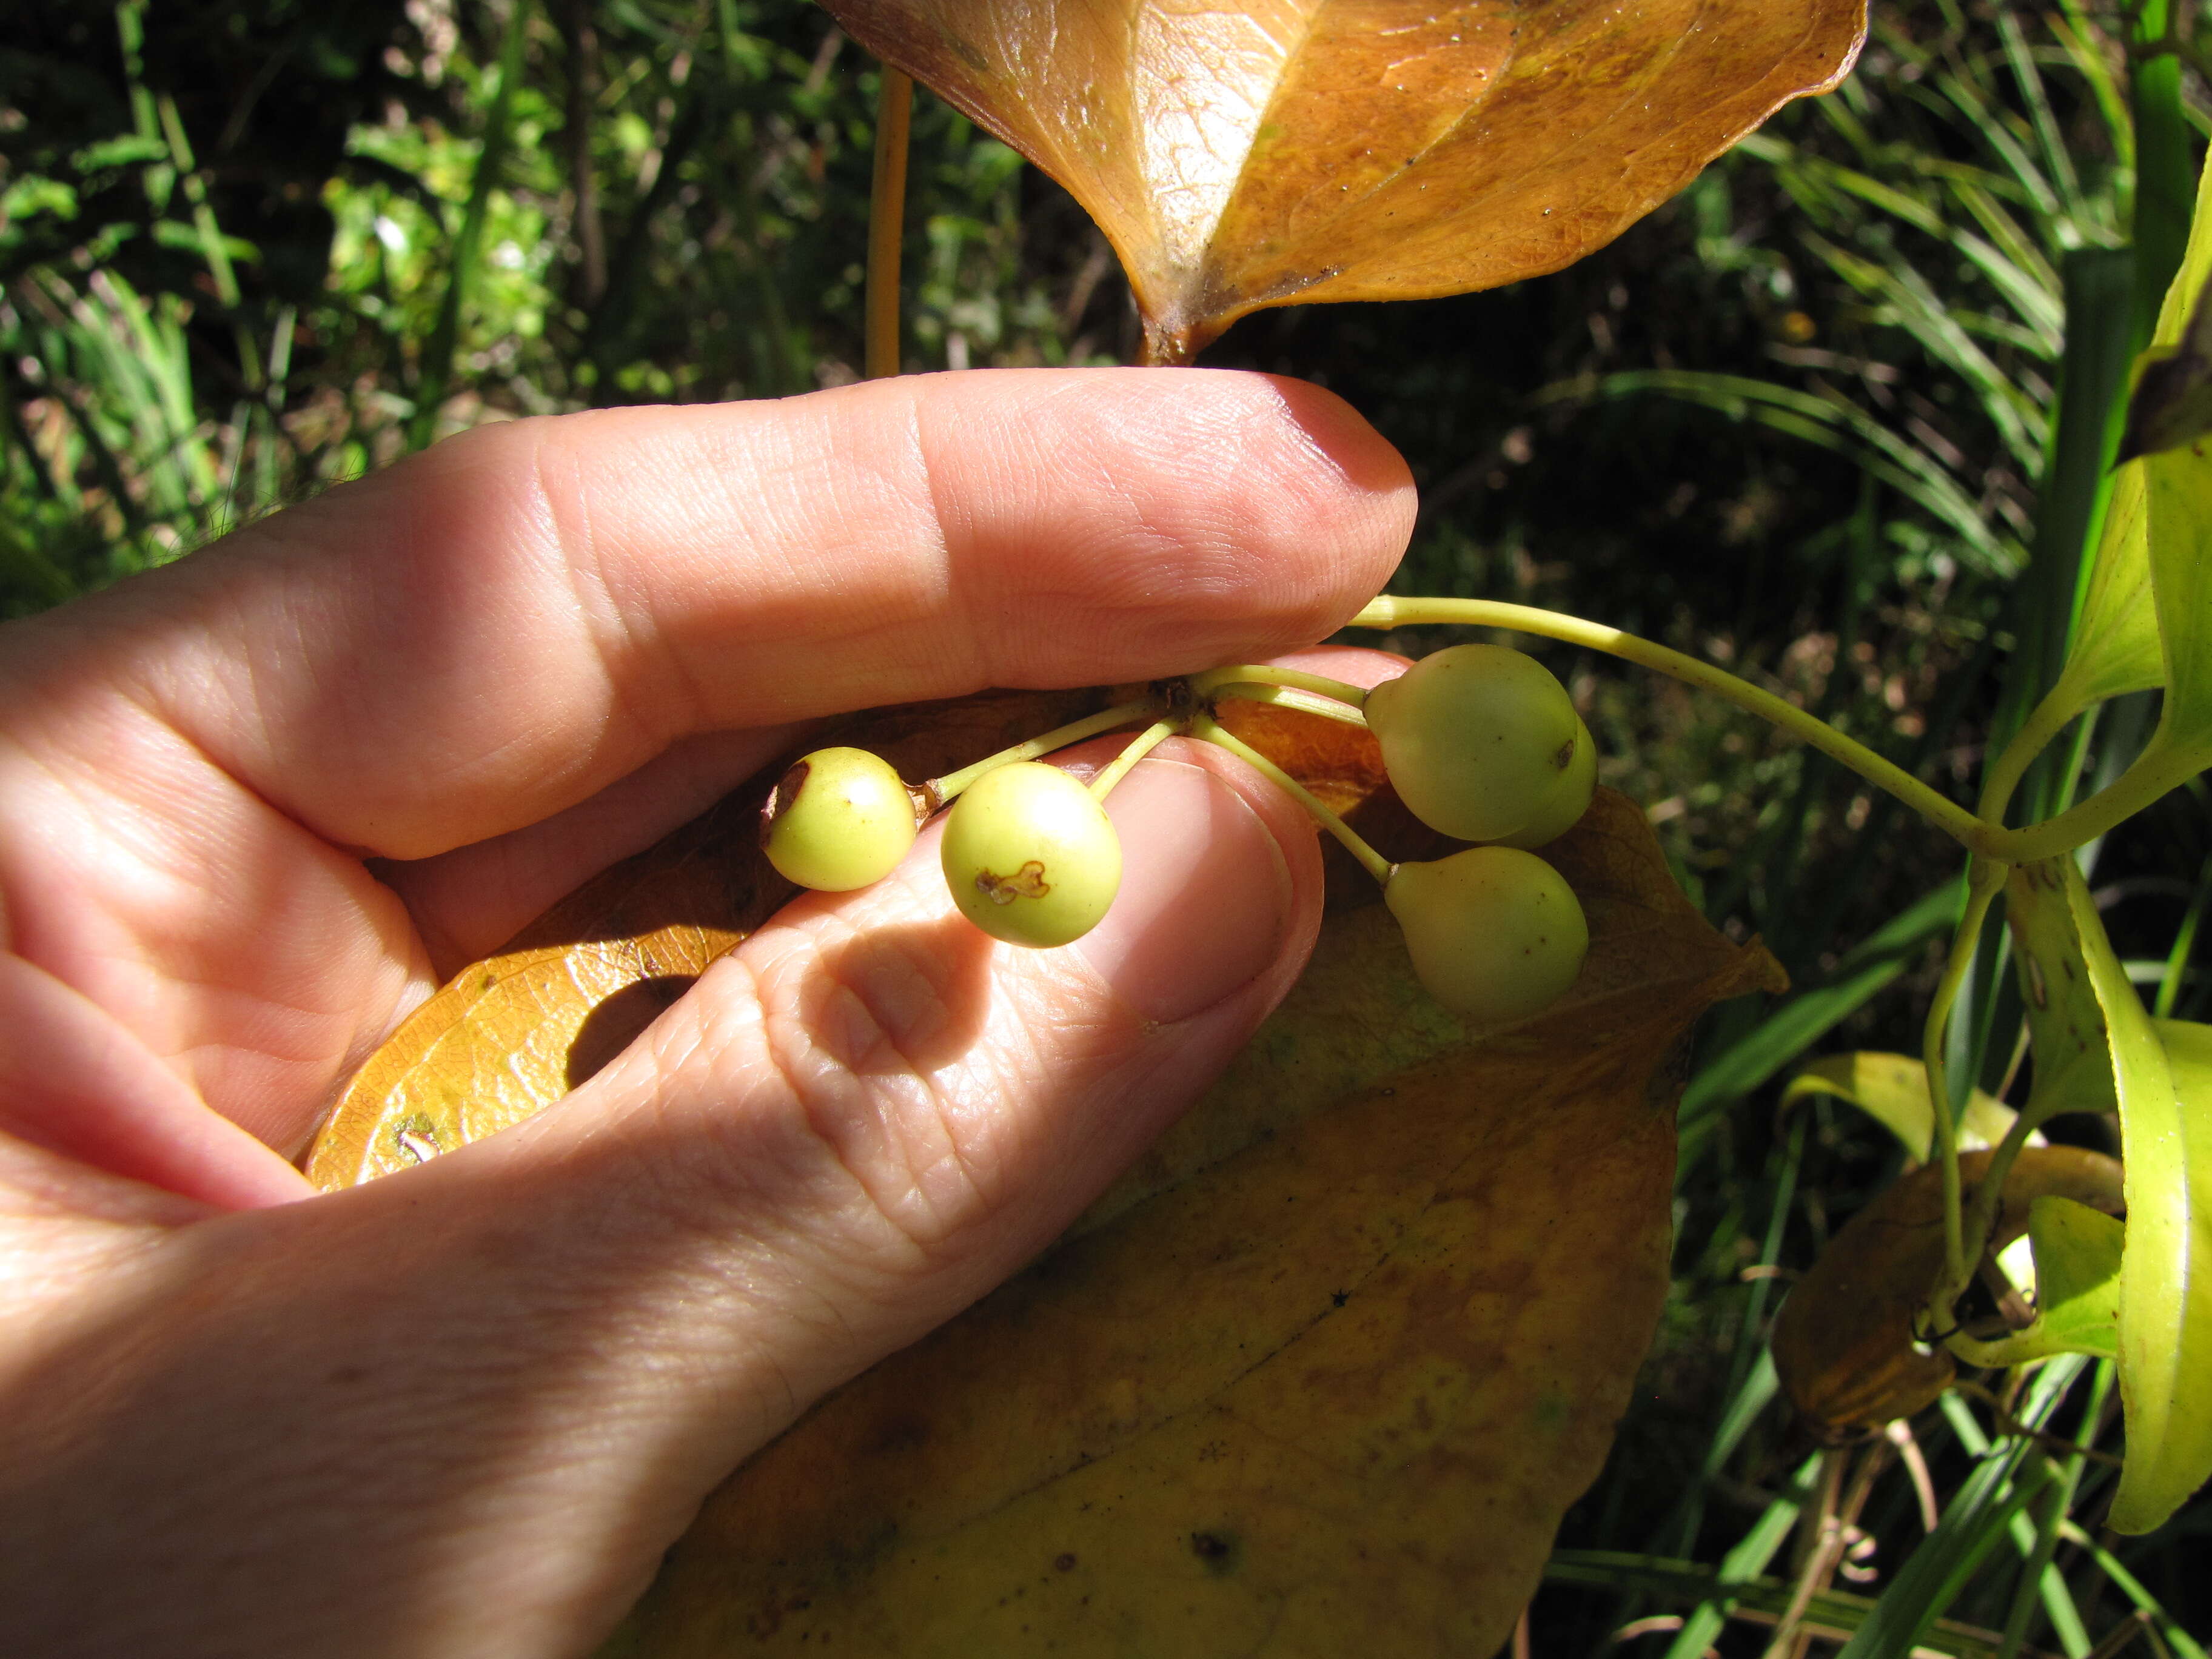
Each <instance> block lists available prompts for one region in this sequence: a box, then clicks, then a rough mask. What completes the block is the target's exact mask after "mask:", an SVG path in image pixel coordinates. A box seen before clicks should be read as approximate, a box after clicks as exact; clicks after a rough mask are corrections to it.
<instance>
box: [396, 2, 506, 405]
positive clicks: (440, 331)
mask: <svg viewBox="0 0 2212 1659" xmlns="http://www.w3.org/2000/svg"><path fill="white" fill-rule="evenodd" d="M529 33H530V0H514V10H513V13H512V14H511V15H509V16H508V18H507V37H506V39H505V40H504V41H503V42H502V43H501V46H500V53H499V90H498V91H497V92H496V93H495V94H493V95H492V100H491V108H490V110H489V112H486V114H485V117H484V135H483V149H482V150H481V151H479V152H478V154H477V165H476V173H475V175H474V177H473V178H472V179H471V180H470V183H469V201H468V206H467V207H466V208H465V209H464V210H463V211H462V214H461V224H460V228H459V231H458V232H456V233H455V234H454V237H453V252H452V254H451V256H450V257H449V258H448V260H447V265H448V269H447V276H446V293H445V297H444V298H443V299H442V300H441V301H439V303H438V317H437V320H436V322H435V323H434V324H432V325H431V328H430V337H429V340H428V342H427V343H425V344H424V346H423V348H422V368H421V371H420V373H419V374H418V376H417V378H416V384H415V413H414V415H413V416H411V417H410V419H409V421H408V422H407V447H409V448H410V449H421V448H422V447H425V446H426V445H428V443H429V442H430V441H432V440H433V439H435V437H436V436H437V435H438V413H439V410H440V409H441V407H442V406H443V405H444V404H445V401H446V393H447V391H448V389H449V388H450V387H451V386H452V384H453V359H454V356H455V355H456V354H457V353H458V351H459V348H460V336H461V314H462V312H463V311H464V309H465V307H466V306H467V304H468V297H469V285H470V283H471V282H472V281H473V280H474V278H475V276H476V271H477V259H478V258H479V256H480V251H481V249H482V247H483V233H484V222H485V220H486V219H487V218H488V217H489V213H490V208H491V193H492V191H493V189H494V188H495V186H496V185H498V183H499V175H500V169H501V167H503V166H504V165H505V163H506V161H507V133H508V126H509V119H508V118H509V113H510V112H511V111H512V110H513V106H514V89H515V87H516V85H517V84H518V83H519V82H520V81H521V79H522V54H523V47H524V46H525V45H526V44H527V42H528V40H529Z"/></svg>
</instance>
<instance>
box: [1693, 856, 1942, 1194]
mask: <svg viewBox="0 0 2212 1659" xmlns="http://www.w3.org/2000/svg"><path fill="white" fill-rule="evenodd" d="M1960 891H1961V889H1960V885H1959V884H1957V883H1947V884H1945V885H1943V886H1942V887H1939V888H1937V889H1936V890H1935V891H1934V892H1932V893H1930V894H1929V895H1928V896H1926V897H1924V898H1923V899H1921V900H1920V901H1919V902H1917V904H1914V905H1913V906H1911V908H1909V909H1907V910H1905V911H1904V912H1903V913H1902V914H1901V915H1898V916H1896V917H1895V918H1893V920H1892V921H1889V922H1888V923H1887V924H1886V925H1885V926H1884V927H1881V929H1879V930H1878V931H1877V932H1875V933H1873V934H1871V935H1869V937H1868V938H1867V939H1863V940H1862V941H1861V942H1860V943H1859V944H1858V945H1856V946H1854V947H1853V948H1852V949H1851V950H1850V951H1849V952H1848V953H1847V954H1846V955H1845V956H1844V958H1843V960H1842V961H1840V962H1838V963H1837V964H1836V968H1835V971H1834V972H1833V973H1832V974H1831V975H1829V976H1828V979H1827V981H1826V983H1824V984H1821V985H1819V986H1816V987H1814V988H1813V989H1811V990H1808V991H1801V992H1799V993H1798V994H1796V995H1794V996H1792V997H1791V998H1790V1000H1788V1001H1786V1002H1784V1003H1783V1004H1782V1005H1781V1006H1780V1007H1778V1008H1777V1009H1776V1010H1775V1011H1774V1012H1772V1013H1771V1014H1769V1015H1768V1016H1767V1017H1766V1018H1765V1020H1763V1021H1762V1022H1761V1023H1760V1024H1758V1025H1757V1026H1755V1027H1753V1029H1752V1030H1750V1031H1749V1032H1748V1033H1747V1034H1746V1035H1745V1036H1743V1037H1741V1038H1740V1039H1739V1040H1738V1041H1736V1042H1734V1043H1732V1044H1730V1045H1729V1048H1727V1049H1725V1050H1724V1051H1723V1052H1722V1053H1721V1054H1717V1055H1716V1056H1715V1057H1714V1058H1713V1059H1712V1060H1711V1061H1709V1062H1708V1063H1707V1064H1706V1065H1705V1067H1704V1068H1703V1069H1702V1070H1700V1071H1699V1073H1698V1074H1697V1075H1696V1076H1695V1077H1693V1078H1692V1079H1690V1083H1689V1086H1688V1087H1687V1088H1686V1089H1685V1090H1683V1091H1682V1103H1681V1107H1680V1123H1681V1151H1680V1153H1679V1155H1678V1163H1677V1166H1676V1167H1677V1170H1678V1172H1679V1171H1680V1170H1687V1169H1689V1168H1690V1167H1691V1166H1692V1164H1693V1163H1694V1162H1695V1160H1696V1158H1698V1157H1699V1156H1700V1155H1701V1154H1702V1152H1703V1151H1704V1148H1705V1143H1706V1142H1707V1141H1708V1140H1710V1139H1711V1136H1712V1134H1713V1133H1714V1130H1715V1129H1716V1128H1717V1126H1718V1120H1719V1116H1720V1114H1721V1112H1722V1110H1723V1109H1724V1108H1726V1107H1727V1106H1729V1105H1730V1104H1731V1103H1734V1102H1735V1101H1738V1100H1741V1099H1742V1098H1743V1097H1744V1096H1746V1095H1747V1094H1749V1093H1750V1092H1751V1091H1753V1089H1756V1088H1758V1087H1759V1085H1760V1084H1762V1083H1765V1081H1766V1080H1767V1079H1769V1078H1771V1077H1773V1076H1775V1075H1776V1074H1777V1073H1779V1072H1780V1071H1782V1069H1783V1068H1784V1066H1788V1065H1790V1063H1791V1062H1792V1061H1794V1060H1796V1058H1797V1057H1798V1056H1799V1055H1800V1054H1803V1053H1804V1052H1805V1051H1806V1050H1807V1049H1808V1048H1811V1047H1812V1046H1813V1044H1814V1043H1815V1042H1819V1041H1820V1038H1821V1037H1822V1036H1825V1035H1826V1033H1827V1032H1828V1031H1829V1030H1832V1028H1833V1027H1834V1026H1835V1025H1836V1024H1838V1022H1839V1021H1841V1020H1843V1019H1844V1018H1846V1017H1848V1016H1849V1015H1850V1014H1852V1013H1854V1012H1857V1010H1858V1009H1860V1008H1862V1007H1863V1006H1866V1004H1867V1002H1868V1001H1869V1000H1870V999H1872V998H1873V997H1874V996H1875V994H1877V993H1878V992H1880V991H1881V989H1882V988H1883V987H1886V986H1887V985H1888V984H1890V983H1891V981H1893V980H1895V979H1896V978H1897V976H1898V975H1899V974H1902V973H1903V972H1904V971H1905V969H1907V968H1909V967H1911V965H1912V964H1913V963H1916V962H1917V961H1918V960H1919V958H1920V955H1921V952H1922V951H1923V950H1924V949H1925V948H1926V946H1927V944H1928V941H1929V939H1935V938H1937V937H1939V936H1940V935H1942V934H1944V933H1948V932H1949V931H1950V930H1951V929H1952V927H1954V926H1955V925H1956V924H1957V921H1958V917H1959V903H1960ZM1678 1178H1679V1176H1678Z"/></svg>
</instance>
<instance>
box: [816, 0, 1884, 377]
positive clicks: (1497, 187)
mask: <svg viewBox="0 0 2212 1659" xmlns="http://www.w3.org/2000/svg"><path fill="white" fill-rule="evenodd" d="M828 3H829V10H830V12H831V13H832V14H834V15H836V18H837V20H838V21H840V22H841V23H842V24H843V25H844V26H845V27H846V28H847V29H848V30H849V31H850V32H851V33H853V35H854V38H856V39H857V40H860V43H861V44H862V45H864V46H866V47H867V48H868V49H869V50H870V51H871V52H875V53H876V54H877V55H878V57H880V58H884V59H885V60H886V61H887V62H890V63H891V64H896V66H898V67H899V68H900V69H902V70H906V71H907V72H908V74H910V75H912V76H915V78H917V79H918V80H921V81H922V82H926V83H927V85H929V86H930V87H932V88H934V89H935V90H936V91H937V92H938V93H939V94H941V95H942V96H944V97H945V98H946V99H947V100H950V101H951V103H953V104H954V105H956V106H958V107H959V108H960V109H962V110H963V111H964V112H966V113H967V114H969V116H971V117H972V118H975V120H976V121H978V122H980V123H981V125H984V126H985V127H987V128H988V129H989V130H990V131H993V132H994V133H996V134H998V135H999V137H1001V138H1003V139H1005V140H1006V143H1009V144H1012V146H1013V147H1014V148H1015V149H1018V150H1019V151H1021V153H1022V154H1023V155H1026V156H1028V157H1029V158H1030V160H1031V161H1035V162H1036V164H1037V165H1038V166H1039V167H1042V168H1043V169H1044V170H1045V171H1046V172H1047V173H1050V174H1052V176H1053V177H1054V178H1055V179H1059V180H1060V183H1061V184H1062V185H1066V187H1067V189H1068V190H1069V191H1070V192H1071V193H1073V196H1074V197H1075V198H1076V199H1077V200H1078V201H1079V202H1080V203H1082V204H1083V205H1084V207H1085V209H1087V210H1089V211H1090V213H1091V216H1092V218H1094V219H1096V220H1097V222H1098V225H1099V228H1101V229H1103V231H1104V232H1105V233H1106V235H1107V237H1108V239H1109V240H1111V241H1112V243H1113V244H1114V246H1115V250H1116V251H1117V252H1119V253H1120V254H1121V263H1122V264H1123V266H1124V267H1125V268H1126V269H1127V272H1128V275H1129V282H1130V286H1131V287H1132V288H1133V289H1134V291H1135V293H1136V296H1137V303H1138V306H1139V309H1140V310H1141V311H1142V313H1143V314H1144V318H1145V324H1146V340H1147V343H1148V348H1149V355H1150V356H1151V357H1152V360H1153V361H1158V362H1182V361H1185V360H1187V359H1188V357H1189V356H1191V355H1192V354H1193V353H1194V352H1195V351H1196V350H1197V349H1199V348H1200V347H1201V346H1203V345H1204V344H1205V343H1206V342H1207V341H1209V340H1211V339H1212V338H1213V337H1215V336H1216V335H1218V334H1219V333H1220V332H1221V331H1222V330H1223V329H1224V328H1226V327H1227V326H1228V325H1230V324H1231V322H1234V321H1235V320H1236V319H1237V318H1239V317H1241V316H1243V315H1244V314H1245V313H1248V312H1251V311H1255V310H1258V309H1260V308H1261V307H1266V306H1276V305H1286V304H1305V303H1308V302H1310V301H1323V300H1390V299H1418V298H1423V297H1427V296H1431V295H1439V294H1458V293H1464V292H1466V291H1468V290H1469V289H1480V288H1492V287H1496V286H1497V285H1498V284H1499V283H1510V282H1515V281H1517V280H1519V279H1520V278H1522V277H1523V276H1536V275H1538V274H1540V273H1541V272H1544V271H1548V270H1559V268H1560V267H1561V266H1563V265H1566V264H1571V263H1572V262H1573V261H1574V260H1576V259H1577V258H1581V257H1582V256H1583V254H1585V253H1587V252H1589V251H1590V250H1591V249H1593V248H1595V247H1599V246H1603V245H1604V244H1605V243H1607V242H1608V241H1610V240H1613V237H1615V236H1617V235H1619V234H1620V232H1621V231H1622V230H1624V229H1625V228H1627V227H1628V226H1629V225H1630V224H1632V223H1633V222H1635V221H1636V220H1638V218H1641V217H1642V216H1644V214H1646V213H1648V212H1650V210H1652V209H1653V208H1655V207H1656V206H1657V205H1658V204H1660V203H1662V202H1663V201H1665V200H1666V199H1667V198H1668V197H1670V196H1672V195H1673V194H1674V192H1675V191H1678V190H1680V189H1681V188H1682V186H1683V185H1686V184H1687V183H1689V181H1690V180H1691V179H1693V178H1694V177H1696V176H1697V173H1698V172H1699V169H1700V168H1702V167H1704V166H1705V163H1706V162H1708V161H1711V160H1712V158H1713V157H1714V156H1716V155H1719V154H1720V153H1721V152H1722V151H1723V150H1724V149H1727V148H1728V147H1729V145H1730V144H1732V143H1735V141H1736V140H1737V139H1739V138H1741V137H1743V135H1744V134H1746V133H1747V132H1749V131H1751V130H1752V129H1753V127H1755V126H1757V125H1759V123H1760V122H1761V121H1763V120H1765V118H1767V117H1768V116H1769V115H1771V113H1773V112H1774V111H1775V110H1776V109H1777V108H1778V107H1779V106H1781V105H1782V104H1783V103H1784V102H1786V101H1787V100H1790V99H1791V98H1795V97H1797V96H1799V95H1800V94H1804V93H1808V92H1819V91H1825V90H1826V88H1829V87H1832V86H1833V85H1834V84H1835V83H1836V82H1837V81H1838V80H1839V79H1841V78H1842V76H1843V75H1844V72H1845V70H1848V69H1849V68H1850V64H1851V60H1852V59H1853V58H1855V57H1856V56H1857V52H1858V48H1859V43H1860V41H1861V40H1862V39H1863V35H1864V33H1865V21H1866V20H1865V7H1864V5H1863V3H1862V0H1630V3H1625V4H1620V5H1613V6H1603V7H1592V6H1588V5H1583V4H1578V3H1565V0H1549V3H1541V0H1540V3H1535V4H1529V5H1518V6H1509V5H1505V4H1503V3H1499V0H1482V3H1473V4H1459V5H1413V4H1408V3H1405V0H1273V3H1266V4H1255V3H1249V0H1248V3H1240V4H1221V5H1206V6H1187V5H1164V4H1158V3H1153V0H1033V3H1025V4H1022V5H1016V6H1006V5H997V4H993V3H990V0H828Z"/></svg>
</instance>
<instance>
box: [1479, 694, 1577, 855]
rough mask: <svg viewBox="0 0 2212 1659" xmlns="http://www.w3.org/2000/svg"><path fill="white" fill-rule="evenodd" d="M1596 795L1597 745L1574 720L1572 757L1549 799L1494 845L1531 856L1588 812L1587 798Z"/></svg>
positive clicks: (1563, 833)
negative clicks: (1520, 850)
mask: <svg viewBox="0 0 2212 1659" xmlns="http://www.w3.org/2000/svg"><path fill="white" fill-rule="evenodd" d="M1595 793H1597V745H1596V744H1595V743H1593V742H1591V741H1590V734H1589V726H1585V725H1583V722H1582V721H1580V720H1577V721H1576V722H1575V757H1574V759H1573V761H1572V762H1571V763H1569V765H1568V767H1567V769H1566V770H1565V772H1564V773H1562V774H1561V775H1560V776H1559V784H1558V785H1557V787H1554V788H1553V791H1552V794H1551V798H1550V799H1548V800H1547V801H1546V802H1545V803H1544V805H1543V806H1542V807H1541V808H1540V809H1539V810H1538V811H1537V813H1536V816H1535V817H1533V818H1531V819H1529V820H1528V823H1524V824H1522V826H1521V828H1520V829H1519V831H1518V832H1516V834H1513V835H1510V836H1499V837H1498V845H1499V846H1500V847H1518V848H1521V849H1522V851H1524V852H1530V853H1533V852H1534V851H1535V850H1536V848H1539V847H1543V846H1546V845H1547V844H1549V843H1550V842H1555V841H1557V840H1558V839H1559V837H1560V836H1564V835H1565V834H1566V833H1567V831H1568V830H1570V829H1573V828H1574V827H1575V825H1576V824H1577V823H1581V822H1582V816H1583V813H1585V812H1587V811H1589V804H1590V797H1591V796H1592V795H1594V794H1595Z"/></svg>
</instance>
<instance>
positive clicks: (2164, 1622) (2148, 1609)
mask: <svg viewBox="0 0 2212 1659" xmlns="http://www.w3.org/2000/svg"><path fill="white" fill-rule="evenodd" d="M2058 1535H2059V1537H2060V1538H2062V1539H2063V1540H2064V1541H2066V1542H2067V1543H2069V1544H2071V1545H2073V1546H2074V1547H2075V1548H2076V1549H2078V1550H2080V1551H2081V1552H2082V1553H2083V1554H2085V1555H2087V1557H2088V1558H2089V1559H2091V1560H2092V1561H2094V1562H2095V1563H2096V1564H2097V1566H2098V1569H2099V1570H2100V1571H2102V1572H2103V1573H2104V1575H2105V1577H2107V1578H2109V1579H2111V1580H2112V1583H2113V1584H2114V1585H2115V1586H2117V1587H2118V1589H2119V1592H2120V1594H2121V1595H2124V1596H2126V1597H2127V1598H2128V1600H2129V1601H2132V1602H2134V1603H2135V1604H2136V1607H2140V1608H2141V1609H2142V1611H2143V1612H2145V1613H2148V1614H2149V1615H2150V1617H2151V1622H2152V1623H2153V1624H2154V1626H2157V1629H2158V1633H2159V1634H2160V1636H2161V1637H2163V1638H2165V1640H2166V1646H2167V1647H2168V1648H2169V1649H2171V1650H2172V1651H2173V1653H2174V1654H2175V1655H2177V1656H2178V1659H2208V1656H2207V1655H2206V1653H2205V1651H2204V1647H2203V1644H2202V1643H2200V1642H2198V1641H2197V1638H2195V1637H2193V1636H2191V1634H2190V1633H2189V1632H2187V1631H2185V1630H2184V1629H2182V1627H2181V1626H2180V1625H2179V1623H2178V1622H2176V1620H2174V1617H2173V1615H2172V1613H2168V1612H2167V1611H2166V1604H2165V1603H2164V1602H2162V1601H2160V1600H2159V1599H2158V1597H2156V1596H2155V1595H2152V1594H2151V1593H2150V1591H2149V1590H2148V1589H2145V1588H2144V1587H2143V1583H2142V1580H2141V1579H2139V1578H2137V1577H2136V1576H2135V1574H2133V1573H2131V1572H2130V1571H2128V1570H2127V1568H2126V1567H2125V1566H2124V1565H2122V1564H2121V1562H2120V1559H2119V1558H2118V1556H2116V1555H2114V1554H2113V1553H2112V1551H2110V1550H2108V1549H2106V1547H2104V1545H2103V1544H2101V1543H2100V1542H2099V1541H2097V1540H2096V1539H2095V1538H2093V1537H2092V1536H2091V1535H2090V1534H2088V1533H2087V1532H2086V1531H2084V1530H2083V1529H2082V1528H2081V1527H2080V1526H2079V1525H2077V1524H2076V1523H2075V1522H2072V1521H2065V1522H2060V1523H2059V1528H2058Z"/></svg>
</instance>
